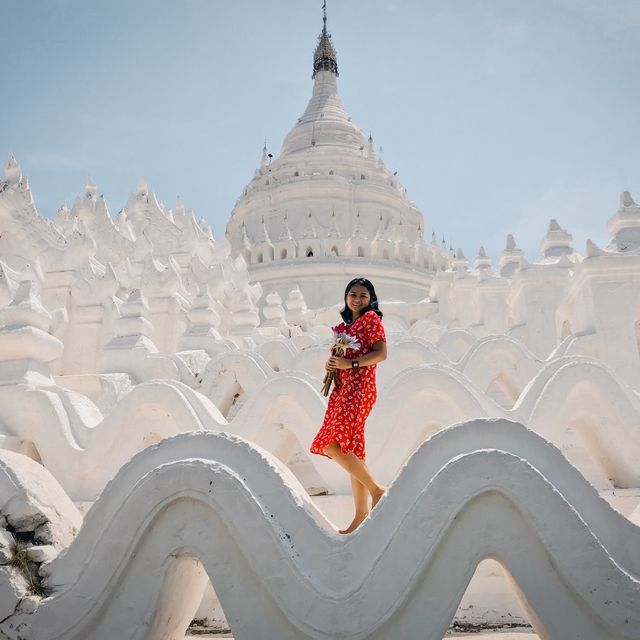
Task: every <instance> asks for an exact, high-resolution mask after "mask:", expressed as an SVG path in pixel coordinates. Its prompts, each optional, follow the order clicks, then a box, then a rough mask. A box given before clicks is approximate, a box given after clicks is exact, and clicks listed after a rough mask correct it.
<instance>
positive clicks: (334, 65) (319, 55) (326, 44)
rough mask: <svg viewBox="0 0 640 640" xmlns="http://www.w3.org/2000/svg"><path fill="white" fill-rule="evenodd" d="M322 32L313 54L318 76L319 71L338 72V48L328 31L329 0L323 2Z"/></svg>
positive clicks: (315, 71) (314, 73)
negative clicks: (336, 48) (332, 41)
mask: <svg viewBox="0 0 640 640" xmlns="http://www.w3.org/2000/svg"><path fill="white" fill-rule="evenodd" d="M322 23H323V25H322V32H321V33H320V35H319V36H318V46H317V47H316V50H315V52H314V54H313V75H312V76H311V77H312V78H315V77H316V74H317V73H318V71H331V73H335V74H336V76H337V75H339V74H338V59H337V56H336V50H335V49H334V48H333V44H332V43H331V36H330V35H329V34H328V33H327V0H324V2H323V3H322Z"/></svg>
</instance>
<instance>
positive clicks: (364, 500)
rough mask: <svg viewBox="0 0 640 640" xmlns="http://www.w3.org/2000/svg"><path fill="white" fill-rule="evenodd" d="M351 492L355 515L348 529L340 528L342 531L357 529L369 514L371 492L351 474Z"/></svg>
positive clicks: (347, 531) (349, 531)
mask: <svg viewBox="0 0 640 640" xmlns="http://www.w3.org/2000/svg"><path fill="white" fill-rule="evenodd" d="M351 493H353V504H354V507H355V515H354V516H353V520H352V522H351V524H350V525H349V526H348V527H347V528H346V529H340V533H351V532H352V531H355V530H356V529H357V528H358V527H359V526H360V525H361V524H362V522H363V520H364V519H365V518H366V517H367V516H368V515H369V492H368V491H367V487H365V486H364V485H363V484H362V482H360V480H358V479H357V478H356V477H354V476H351Z"/></svg>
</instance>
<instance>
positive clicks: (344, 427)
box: [310, 311, 386, 460]
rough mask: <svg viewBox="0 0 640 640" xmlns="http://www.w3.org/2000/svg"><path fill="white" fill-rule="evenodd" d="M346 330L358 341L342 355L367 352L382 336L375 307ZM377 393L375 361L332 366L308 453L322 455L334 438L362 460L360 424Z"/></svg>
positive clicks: (362, 438)
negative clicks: (330, 388)
mask: <svg viewBox="0 0 640 640" xmlns="http://www.w3.org/2000/svg"><path fill="white" fill-rule="evenodd" d="M347 333H348V334H349V335H351V336H354V337H355V338H356V339H357V340H358V342H359V343H360V348H359V349H358V350H356V351H353V350H351V349H347V352H346V353H345V356H344V357H345V358H349V359H352V360H353V359H355V358H360V357H361V356H364V355H366V354H367V353H370V352H371V350H372V348H373V344H374V343H375V342H378V341H380V340H386V336H385V332H384V327H383V326H382V320H381V319H380V316H378V314H377V313H376V312H375V311H367V312H366V313H364V314H363V315H361V316H360V317H359V318H356V320H355V321H354V322H353V324H351V325H349V326H348V327H347ZM377 397H378V396H377V390H376V365H375V364H371V365H368V366H361V367H358V368H357V369H338V370H336V384H335V386H334V388H333V391H332V392H331V395H330V396H329V403H328V405H327V412H326V413H325V416H324V421H323V423H322V427H320V431H318V434H317V435H316V437H315V438H314V439H313V442H312V443H311V449H310V451H311V453H317V454H319V455H323V456H326V455H327V454H326V453H325V452H324V449H325V447H326V446H327V445H328V444H329V443H330V442H337V443H338V444H339V445H340V448H341V449H342V451H343V452H345V453H347V452H349V451H352V452H353V453H355V455H356V456H358V458H360V459H361V460H364V459H365V441H364V425H365V421H366V420H367V418H368V417H369V414H370V413H371V409H372V408H373V405H374V404H375V402H376V398H377ZM327 457H329V456H327Z"/></svg>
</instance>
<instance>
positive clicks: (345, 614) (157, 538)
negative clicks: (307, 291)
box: [0, 420, 640, 640]
mask: <svg viewBox="0 0 640 640" xmlns="http://www.w3.org/2000/svg"><path fill="white" fill-rule="evenodd" d="M639 544H640V529H639V528H638V527H636V526H635V525H633V524H631V523H630V522H629V521H628V520H627V519H625V518H624V517H623V516H621V515H619V514H618V513H617V512H615V511H614V510H612V509H611V508H610V507H609V506H608V505H607V503H606V502H605V501H603V500H602V499H601V498H600V497H599V496H598V494H597V492H596V491H595V490H594V489H593V488H592V487H590V486H589V485H588V483H586V481H585V480H584V479H583V478H582V476H581V475H580V474H579V473H578V472H577V471H576V470H575V469H574V468H573V467H571V466H570V465H569V464H568V463H567V462H566V461H565V460H564V458H563V457H562V455H561V453H560V452H559V451H558V450H556V449H555V448H554V447H552V445H550V444H549V443H547V442H546V441H544V440H543V439H541V438H540V437H539V436H537V435H535V434H534V433H533V432H531V431H528V430H526V429H525V428H524V427H522V426H521V425H518V424H516V423H513V422H509V421H505V420H493V421H491V420H489V421H487V420H475V421H470V422H468V423H466V424H463V425H460V426H458V427H454V428H449V429H446V430H444V431H442V432H440V433H439V434H437V435H435V436H434V437H433V438H431V439H430V440H429V441H427V442H426V443H425V444H424V445H422V446H421V447H420V448H419V450H418V451H417V452H416V453H415V454H414V455H413V456H412V458H411V459H410V460H409V462H408V463H407V464H406V466H405V467H404V468H403V470H402V472H401V473H400V474H399V476H398V477H397V479H396V480H395V482H394V483H393V485H392V486H391V487H390V489H389V492H388V495H387V496H386V497H385V498H384V499H383V501H381V503H380V505H379V507H378V508H377V509H376V510H375V511H374V513H373V515H372V517H371V518H370V519H369V520H368V521H367V522H365V524H364V525H363V526H362V527H361V529H360V530H359V531H358V532H357V533H356V534H355V535H352V536H349V537H344V536H339V535H338V534H336V532H335V529H334V528H333V527H332V526H331V525H330V524H329V523H328V521H327V520H325V519H324V517H323V516H322V515H321V514H320V512H319V511H317V509H316V508H315V507H314V505H313V503H312V502H311V501H310V499H309V498H308V496H307V495H306V493H305V492H304V490H303V488H302V487H301V485H300V484H299V483H298V482H297V481H296V480H295V478H294V477H293V475H292V474H290V472H289V471H288V470H287V469H286V467H283V466H282V465H281V464H280V463H278V462H277V460H275V459H274V458H273V457H272V456H270V455H269V454H267V453H266V452H264V451H261V450H259V449H256V448H255V447H253V446H251V445H250V444H249V443H246V442H245V441H242V440H240V439H238V438H235V437H233V436H229V435H224V434H213V433H210V434H184V435H180V436H176V437H174V438H172V439H170V440H166V441H164V442H163V443H161V444H160V445H157V446H155V447H151V448H149V449H147V450H145V451H143V452H142V453H140V454H138V455H137V456H136V457H135V458H134V459H133V460H132V461H131V462H129V463H128V464H127V465H125V466H124V467H123V468H122V470H121V471H120V472H119V474H118V475H117V476H116V478H115V479H114V480H113V481H112V482H111V483H110V484H109V485H108V486H107V488H106V489H105V491H104V492H103V494H102V496H101V498H100V499H99V500H98V501H97V502H96V504H95V505H94V507H93V508H92V509H91V510H90V511H89V513H88V514H87V516H86V517H85V521H84V523H83V526H82V528H81V530H80V532H79V534H78V535H77V537H76V538H75V540H74V541H73V542H72V543H71V545H70V546H69V548H68V550H67V551H66V553H65V554H64V555H63V556H60V557H59V558H58V559H56V560H55V561H54V562H53V563H52V564H51V566H50V568H49V575H48V578H47V584H48V585H49V587H50V588H51V589H52V590H53V595H52V596H51V597H49V598H48V599H46V600H43V601H42V602H41V603H40V604H39V605H38V606H37V608H36V609H35V611H33V613H29V614H18V615H17V616H15V617H13V618H11V622H12V623H14V624H19V625H23V626H22V628H23V629H29V630H30V633H31V634H32V637H34V638H59V637H60V638H61V637H64V638H68V639H69V640H71V639H72V638H75V637H78V638H79V637H86V634H87V629H91V637H92V638H102V637H104V638H108V637H113V636H114V634H115V635H118V636H119V637H123V636H122V633H123V629H127V632H126V633H127V637H131V638H133V637H139V634H140V633H142V630H143V629H147V631H145V632H144V633H145V634H146V633H147V632H148V625H149V624H152V625H153V626H152V628H153V629H154V630H155V631H153V632H152V633H151V636H146V635H145V637H160V635H156V634H164V635H163V636H162V637H172V635H171V634H174V635H175V634H177V633H179V632H181V633H182V634H184V633H185V629H186V625H187V624H188V622H189V619H190V616H189V615H187V614H189V613H190V611H189V604H188V603H189V602H191V603H193V602H196V604H197V599H195V597H194V596H195V595H196V594H197V593H200V594H201V593H202V591H203V590H204V587H205V584H206V576H205V571H206V573H207V574H208V575H209V576H211V578H212V579H213V581H214V584H215V587H216V593H217V594H218V596H219V598H220V600H221V602H222V604H223V607H224V609H225V613H226V617H227V620H228V622H229V624H230V627H231V630H232V632H233V634H234V637H236V638H255V637H278V638H285V637H296V638H302V637H341V638H342V637H349V636H353V637H362V638H364V637H369V638H374V637H380V638H383V637H392V634H395V635H397V636H398V637H417V635H418V634H420V635H421V637H427V638H433V639H437V638H441V637H443V635H444V633H445V632H446V629H447V627H448V626H449V623H450V621H451V619H452V618H453V616H454V614H455V612H456V608H457V602H458V601H459V600H460V598H461V597H462V595H463V594H464V591H465V589H466V585H467V582H468V580H469V578H470V577H471V575H472V573H473V571H474V569H475V566H476V565H477V563H478V562H480V561H481V560H482V559H483V558H485V557H492V558H495V559H497V560H498V561H499V562H500V563H501V564H503V565H504V566H505V567H507V568H508V570H509V572H510V574H511V576H512V578H513V580H514V582H515V584H517V585H518V594H519V597H521V598H522V604H523V606H524V607H525V608H526V610H527V614H528V616H529V617H530V619H531V622H532V624H533V625H534V628H535V629H536V631H537V633H538V634H539V635H540V636H541V637H544V638H557V639H560V638H564V639H567V640H572V639H576V640H577V639H578V638H580V639H581V640H585V639H587V640H590V639H592V638H593V639H596V638H597V639H601V638H608V639H610V640H616V639H617V638H621V639H622V638H638V637H640V636H639V633H640V632H639V631H638V630H639V629H640V619H639V618H638V611H640V606H639V604H640V603H639V602H638V598H639V597H640V595H639V594H640V589H639V587H638V585H639V584H640V583H639V582H638V576H639V575H640V556H639V555H638V554H637V553H636V550H637V548H638V545H639ZM89 558H90V559H91V562H87V560H88V559H89ZM100 594H102V595H100ZM392 594H393V595H392ZM336 598H338V599H339V601H340V602H341V603H342V606H341V607H340V609H339V610H337V609H336V608H335V603H334V600H335V599H336ZM425 602H428V603H429V606H428V607H425V606H424V603H425ZM154 603H155V604H154ZM140 611H147V612H148V613H147V615H146V616H144V617H143V618H141V617H140V615H139V612H140ZM193 611H195V608H194V609H193V610H192V611H191V613H193ZM7 622H8V620H7V621H5V622H4V623H3V625H2V627H0V628H1V629H2V631H3V632H4V633H5V634H7V633H10V632H11V629H10V628H9V626H8V625H7ZM261 634H266V636H264V635H263V636H261ZM9 637H11V636H10V635H9Z"/></svg>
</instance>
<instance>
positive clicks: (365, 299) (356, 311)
mask: <svg viewBox="0 0 640 640" xmlns="http://www.w3.org/2000/svg"><path fill="white" fill-rule="evenodd" d="M345 302H346V304H347V308H348V309H349V310H350V311H351V313H352V314H353V319H354V320H355V319H356V318H357V317H358V316H359V315H360V310H361V309H364V308H365V307H367V306H369V303H370V302H371V295H370V294H369V291H368V290H367V288H366V287H363V286H362V285H361V284H354V285H353V287H351V289H349V292H348V293H347V299H346V300H345Z"/></svg>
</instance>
